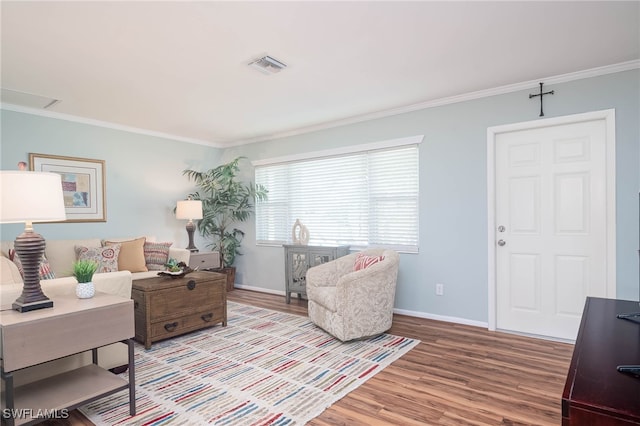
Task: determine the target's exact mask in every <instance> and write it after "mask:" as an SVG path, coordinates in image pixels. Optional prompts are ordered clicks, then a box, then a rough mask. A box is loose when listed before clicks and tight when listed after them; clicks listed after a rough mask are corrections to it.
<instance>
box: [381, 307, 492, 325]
mask: <svg viewBox="0 0 640 426" xmlns="http://www.w3.org/2000/svg"><path fill="white" fill-rule="evenodd" d="M393 313H395V314H399V315H407V316H409V317H416V318H425V319H431V320H435V321H444V322H452V323H455V324H463V325H471V326H473V327H482V328H488V327H489V323H487V322H484V321H475V320H470V319H467V318H458V317H450V316H447V315H437V314H430V313H427V312H418V311H409V310H406V309H394V310H393Z"/></svg>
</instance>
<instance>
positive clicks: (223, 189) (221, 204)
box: [182, 157, 267, 290]
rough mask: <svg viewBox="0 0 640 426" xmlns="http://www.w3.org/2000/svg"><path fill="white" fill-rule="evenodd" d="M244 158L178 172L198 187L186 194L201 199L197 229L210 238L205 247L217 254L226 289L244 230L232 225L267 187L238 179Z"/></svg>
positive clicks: (245, 215)
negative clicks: (208, 168)
mask: <svg viewBox="0 0 640 426" xmlns="http://www.w3.org/2000/svg"><path fill="white" fill-rule="evenodd" d="M244 158H245V157H238V158H236V159H234V160H232V161H230V162H228V163H226V164H221V165H219V166H217V167H215V168H213V169H210V170H207V171H205V172H200V171H196V170H190V169H187V170H184V171H183V172H182V174H183V175H185V176H187V177H188V178H189V180H192V181H193V182H194V183H195V184H196V186H197V187H198V191H197V192H195V193H193V194H190V196H191V198H192V199H193V200H201V201H202V219H200V220H199V221H198V231H199V232H200V234H201V235H202V236H203V237H205V238H211V239H213V243H211V244H209V245H208V247H210V248H212V249H213V250H217V251H218V253H219V254H220V265H221V270H220V271H219V272H223V273H226V274H227V290H233V284H234V281H235V267H233V263H234V261H235V258H236V256H237V255H239V254H241V253H240V245H241V243H242V238H243V237H244V232H243V231H242V230H240V229H238V228H235V227H234V226H233V225H234V224H236V223H239V222H245V221H246V220H248V219H249V218H250V217H251V214H252V213H253V206H254V203H255V202H256V201H263V200H266V198H267V190H266V188H264V187H263V186H262V185H254V184H253V183H251V182H244V181H241V180H240V179H239V178H238V172H239V171H240V167H239V166H238V163H239V162H240V160H241V159H244Z"/></svg>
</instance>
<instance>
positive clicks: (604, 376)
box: [562, 297, 640, 426]
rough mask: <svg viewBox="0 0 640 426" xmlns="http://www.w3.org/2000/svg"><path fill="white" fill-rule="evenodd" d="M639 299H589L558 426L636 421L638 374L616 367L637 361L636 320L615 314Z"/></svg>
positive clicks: (639, 417) (639, 333)
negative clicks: (624, 371) (623, 318)
mask: <svg viewBox="0 0 640 426" xmlns="http://www.w3.org/2000/svg"><path fill="white" fill-rule="evenodd" d="M638 310H640V306H639V305H638V302H631V301H624V300H613V299H601V298H594V297H588V298H587V301H586V304H585V308H584V312H583V314H582V322H581V323H580V330H579V331H578V338H577V340H576V344H575V347H574V350H573V357H572V359H571V365H570V367H569V372H568V374H567V380H566V383H565V387H564V392H563V393H562V424H563V426H568V425H571V426H573V425H598V426H604V425H616V426H622V425H640V377H635V376H632V375H627V374H623V373H620V372H618V371H617V369H616V367H617V366H618V365H634V364H640V324H638V323H635V322H632V321H627V320H622V319H618V318H616V315H617V314H622V313H630V312H637V311H638Z"/></svg>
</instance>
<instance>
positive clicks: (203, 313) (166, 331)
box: [131, 271, 227, 349]
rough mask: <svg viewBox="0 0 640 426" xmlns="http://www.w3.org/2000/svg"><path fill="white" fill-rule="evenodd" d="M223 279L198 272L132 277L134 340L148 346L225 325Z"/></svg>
mask: <svg viewBox="0 0 640 426" xmlns="http://www.w3.org/2000/svg"><path fill="white" fill-rule="evenodd" d="M226 282H227V277H226V275H223V274H218V273H215V272H199V271H196V272H192V273H190V274H188V275H186V276H184V277H178V278H175V277H170V276H158V277H154V278H146V279H141V280H135V281H134V282H133V289H132V290H131V298H132V299H133V301H134V308H135V324H136V335H135V339H136V340H137V341H139V342H140V343H143V344H144V347H145V349H149V348H150V347H151V344H152V343H153V342H157V341H158V340H163V339H167V338H170V337H174V336H178V335H181V334H184V333H188V332H191V331H195V330H200V329H202V328H205V327H211V326H213V325H216V324H218V323H222V325H223V326H226V325H227V292H226Z"/></svg>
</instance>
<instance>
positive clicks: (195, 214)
mask: <svg viewBox="0 0 640 426" xmlns="http://www.w3.org/2000/svg"><path fill="white" fill-rule="evenodd" d="M176 219H188V220H189V222H187V234H188V235H189V246H188V247H187V250H190V251H191V252H197V251H198V248H197V247H196V246H195V245H194V244H193V231H195V229H196V227H195V225H194V224H193V220H194V219H202V201H200V200H192V199H191V197H189V199H188V200H181V201H178V204H177V206H176Z"/></svg>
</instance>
